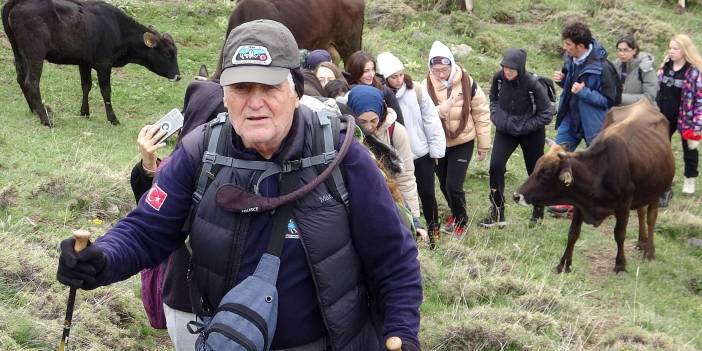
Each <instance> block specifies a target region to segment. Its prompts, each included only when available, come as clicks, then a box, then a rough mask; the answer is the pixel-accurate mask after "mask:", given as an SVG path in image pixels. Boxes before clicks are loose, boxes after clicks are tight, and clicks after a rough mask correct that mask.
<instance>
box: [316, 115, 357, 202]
mask: <svg viewBox="0 0 702 351" xmlns="http://www.w3.org/2000/svg"><path fill="white" fill-rule="evenodd" d="M313 123H314V127H315V128H314V129H313V130H314V133H313V141H312V153H313V154H314V155H316V156H314V157H317V158H318V157H320V156H322V157H324V158H325V159H329V160H331V158H333V157H335V156H336V149H335V148H334V146H335V145H336V144H338V142H339V133H340V132H341V130H342V126H341V116H339V115H338V114H337V113H336V111H334V110H331V109H321V110H319V111H316V112H315V118H314V122H313ZM346 132H347V133H349V132H350V133H353V131H346ZM330 157H331V158H330ZM328 163H329V162H322V163H317V164H315V165H314V166H315V167H316V168H317V173H322V172H323V171H324V169H326V168H327V165H328ZM326 185H327V189H328V190H329V192H330V194H331V195H332V197H334V199H335V200H337V201H339V202H341V203H343V204H344V206H346V208H347V210H348V208H349V193H348V191H347V189H346V185H345V184H344V177H343V174H342V171H341V165H340V166H339V167H337V168H336V169H334V171H333V172H332V174H331V177H329V178H327V180H326Z"/></svg>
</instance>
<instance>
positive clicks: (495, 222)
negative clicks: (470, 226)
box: [478, 216, 507, 229]
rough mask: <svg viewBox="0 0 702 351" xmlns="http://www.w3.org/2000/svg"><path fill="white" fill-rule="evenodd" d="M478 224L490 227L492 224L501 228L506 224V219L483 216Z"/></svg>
mask: <svg viewBox="0 0 702 351" xmlns="http://www.w3.org/2000/svg"><path fill="white" fill-rule="evenodd" d="M478 225H479V226H481V227H483V228H492V227H494V226H497V227H498V228H500V229H503V228H504V227H506V226H507V221H505V220H504V219H503V220H501V221H500V220H497V219H495V218H492V216H488V217H485V218H483V219H481V220H480V222H478Z"/></svg>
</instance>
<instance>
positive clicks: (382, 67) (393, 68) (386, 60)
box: [377, 52, 405, 79]
mask: <svg viewBox="0 0 702 351" xmlns="http://www.w3.org/2000/svg"><path fill="white" fill-rule="evenodd" d="M377 62H378V73H380V74H381V75H383V78H385V79H388V77H390V76H391V75H393V74H395V73H397V72H399V71H402V70H404V69H405V65H403V64H402V61H400V59H398V58H397V57H395V55H393V54H391V53H389V52H383V53H380V54H379V55H378V59H377Z"/></svg>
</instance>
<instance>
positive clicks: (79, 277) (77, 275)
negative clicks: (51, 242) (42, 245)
mask: <svg viewBox="0 0 702 351" xmlns="http://www.w3.org/2000/svg"><path fill="white" fill-rule="evenodd" d="M75 241H76V240H75V239H74V238H68V239H65V240H63V241H62V242H61V255H60V256H59V265H58V271H57V272H56V279H57V280H58V281H59V282H61V283H63V284H65V285H68V286H70V287H72V288H76V289H84V290H92V289H95V288H97V287H98V285H97V284H98V281H99V280H100V278H101V275H102V274H104V273H105V272H104V271H105V266H106V264H107V258H106V256H105V253H104V252H102V249H100V248H99V247H97V246H95V245H90V244H89V245H88V247H86V248H85V249H83V250H82V251H81V252H78V253H76V252H75V250H74V249H73V246H74V245H75Z"/></svg>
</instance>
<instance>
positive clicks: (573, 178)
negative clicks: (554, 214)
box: [514, 100, 675, 273]
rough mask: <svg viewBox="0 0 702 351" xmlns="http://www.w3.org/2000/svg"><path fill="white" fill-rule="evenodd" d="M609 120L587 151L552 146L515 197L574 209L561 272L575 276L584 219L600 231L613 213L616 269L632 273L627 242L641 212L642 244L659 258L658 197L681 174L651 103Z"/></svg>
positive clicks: (661, 120) (615, 111) (663, 125)
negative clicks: (632, 220) (633, 218)
mask: <svg viewBox="0 0 702 351" xmlns="http://www.w3.org/2000/svg"><path fill="white" fill-rule="evenodd" d="M606 118H607V119H606V121H605V127H603V129H602V131H601V132H600V134H599V135H598V136H597V138H595V140H594V141H593V143H592V145H590V147H588V148H587V149H585V150H583V151H576V152H566V151H565V149H563V148H562V147H561V146H559V145H555V144H552V146H551V149H550V150H549V151H548V153H546V154H545V155H544V156H542V157H541V158H540V159H539V161H538V162H537V163H536V168H535V169H534V172H533V173H532V174H531V176H529V178H528V179H527V180H526V182H524V184H522V186H521V187H519V190H518V192H517V193H515V196H514V197H515V200H524V201H526V203H529V204H534V205H538V206H547V205H553V204H562V203H567V204H572V205H574V207H575V208H574V211H573V219H572V221H571V223H570V229H569V230H568V246H567V247H566V250H565V252H564V253H563V257H562V258H561V261H560V263H559V264H558V267H557V271H558V272H559V273H562V272H570V266H571V263H572V259H573V246H574V245H575V242H576V241H577V240H578V237H579V236H580V229H581V226H582V223H583V221H584V222H585V223H588V224H592V225H593V226H595V227H597V226H599V225H600V224H601V223H602V221H603V220H604V219H605V218H607V217H609V216H610V215H612V214H613V215H614V216H615V217H616V224H615V226H614V239H615V240H616V242H617V257H616V259H615V265H614V271H615V272H621V271H626V259H625V257H624V238H625V237H626V226H627V223H628V221H629V211H630V210H631V209H637V210H638V213H639V215H640V218H639V223H640V224H643V222H642V221H643V218H646V223H645V225H643V226H641V225H640V227H639V229H640V232H639V246H640V247H641V248H642V249H643V250H644V257H645V258H646V259H649V260H652V259H654V258H655V246H654V243H653V231H654V229H655V225H656V218H657V216H658V198H659V197H660V195H661V194H662V193H663V192H664V191H665V190H666V189H668V188H669V187H670V185H671V183H672V181H673V175H674V173H675V163H674V161H673V153H672V151H671V149H670V140H669V139H668V122H667V120H666V119H665V118H664V117H663V115H662V114H661V113H660V112H659V111H658V110H657V109H656V108H655V107H653V106H652V105H651V104H650V103H648V102H647V101H645V100H642V101H641V102H638V103H636V104H634V105H631V106H627V107H617V108H614V109H612V110H611V111H610V112H609V113H608V114H607V117H606ZM644 209H645V211H644ZM644 212H645V213H644ZM645 227H647V228H645ZM644 229H647V230H644Z"/></svg>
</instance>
